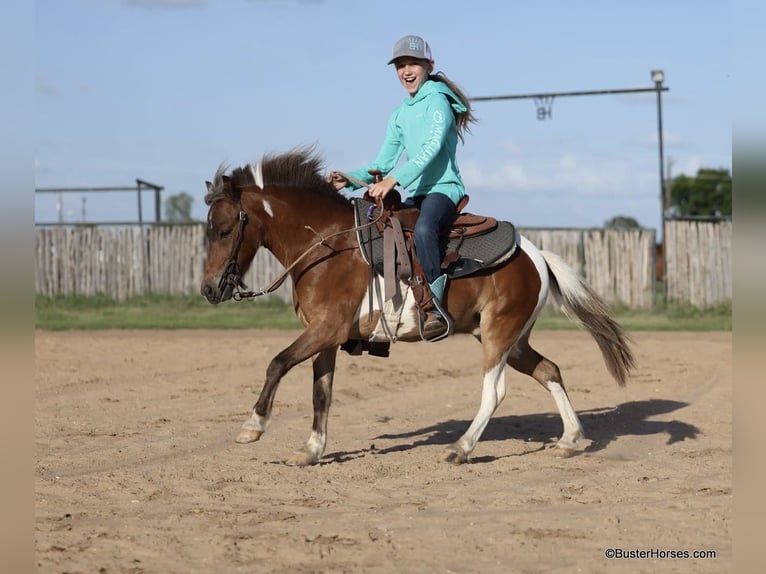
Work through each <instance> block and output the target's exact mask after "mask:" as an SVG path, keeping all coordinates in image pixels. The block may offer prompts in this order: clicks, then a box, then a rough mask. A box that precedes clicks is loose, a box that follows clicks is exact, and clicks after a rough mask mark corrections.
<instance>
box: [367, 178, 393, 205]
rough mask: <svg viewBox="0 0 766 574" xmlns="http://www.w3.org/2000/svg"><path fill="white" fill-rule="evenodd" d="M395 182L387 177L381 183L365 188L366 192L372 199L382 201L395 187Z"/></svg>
mask: <svg viewBox="0 0 766 574" xmlns="http://www.w3.org/2000/svg"><path fill="white" fill-rule="evenodd" d="M396 184H397V181H396V180H395V179H394V178H393V177H387V178H385V179H384V180H383V181H379V182H378V183H373V184H372V185H371V186H370V187H368V188H367V192H368V193H369V194H370V197H372V198H373V199H379V200H381V201H383V198H384V197H386V195H388V192H389V191H391V190H392V189H394V187H396Z"/></svg>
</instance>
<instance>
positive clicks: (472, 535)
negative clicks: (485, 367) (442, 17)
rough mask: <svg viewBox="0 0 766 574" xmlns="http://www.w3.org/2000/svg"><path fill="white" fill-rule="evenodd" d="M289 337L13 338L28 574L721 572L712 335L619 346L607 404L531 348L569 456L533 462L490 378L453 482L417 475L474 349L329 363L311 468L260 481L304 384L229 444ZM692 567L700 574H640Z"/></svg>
mask: <svg viewBox="0 0 766 574" xmlns="http://www.w3.org/2000/svg"><path fill="white" fill-rule="evenodd" d="M294 336H295V333H294V332H284V331H231V332H223V331H180V332H145V331H142V332H138V331H136V332H118V331H113V332H96V333H92V332H91V333H80V332H74V333H48V332H38V333H36V340H35V353H36V366H37V370H36V397H37V403H36V457H37V464H36V475H35V485H36V533H35V536H36V561H37V564H38V570H39V572H61V573H63V572H68V573H77V572H83V573H93V572H97V573H113V572H131V573H141V572H162V573H176V572H179V573H181V572H184V573H188V572H216V573H217V572H280V573H309V572H312V573H313V572H328V573H330V572H332V573H335V572H349V573H356V572H375V573H392V572H393V573H396V572H406V573H409V572H412V573H429V572H440V573H441V572H466V573H474V572H483V573H494V572H498V573H501V572H502V573H508V572H562V573H563V572H567V573H571V572H587V573H599V572H631V573H633V572H718V573H720V572H730V571H731V570H732V549H731V546H732V544H731V540H732V538H731V537H732V492H731V483H732V476H731V475H732V446H731V439H732V401H731V399H732V366H731V361H732V338H731V334H730V333H634V334H632V337H633V339H634V341H635V351H636V354H637V357H638V363H639V366H638V369H637V371H636V372H635V374H634V376H633V377H632V378H631V380H630V381H629V383H628V386H627V387H625V388H619V387H618V386H617V384H616V383H614V381H613V380H612V379H610V378H609V375H608V373H607V372H606V368H605V367H604V365H603V363H602V361H601V357H600V355H599V352H598V349H597V348H596V345H595V343H594V342H593V341H592V340H591V339H590V338H589V336H588V335H587V334H585V333H583V332H545V331H541V332H537V333H535V334H534V335H533V337H532V344H533V345H534V346H535V347H536V348H537V349H538V350H540V351H541V352H542V353H543V354H545V355H546V356H548V357H549V358H551V359H552V360H553V361H555V362H556V363H558V365H559V366H560V367H561V369H562V372H563V374H564V377H565V382H566V383H567V388H568V390H569V393H570V397H571V399H572V402H573V404H574V407H575V409H577V410H578V412H579V413H580V415H581V419H582V422H583V425H584V427H585V432H586V434H587V435H588V437H589V438H590V439H591V440H592V442H591V444H590V446H589V447H588V448H587V449H586V450H585V451H584V452H583V453H581V454H579V455H576V456H574V457H573V458H569V459H559V458H556V457H554V456H552V452H551V450H550V446H551V445H552V441H553V440H554V439H555V438H556V437H558V435H559V434H560V432H561V428H562V427H561V421H560V419H559V417H558V415H557V413H556V409H555V405H554V403H553V400H552V398H551V397H550V395H549V394H548V392H547V391H545V390H544V389H543V388H542V387H540V386H539V385H538V384H537V383H535V382H534V381H533V380H532V379H530V378H527V377H525V376H523V375H519V374H517V373H516V372H515V371H512V370H511V369H508V370H507V382H508V394H507V396H506V399H505V402H504V403H503V404H502V405H501V406H500V408H499V409H498V411H497V412H496V413H495V416H494V418H493V419H492V421H491V422H490V424H489V426H488V427H487V430H486V431H485V433H484V436H483V438H482V441H481V442H479V444H478V446H477V448H476V450H475V451H474V453H473V460H472V462H471V463H470V464H466V465H462V466H451V465H447V464H444V463H439V462H438V457H439V454H440V452H441V450H442V449H443V447H444V445H446V444H447V443H450V442H452V441H454V440H455V439H456V438H457V437H458V436H459V435H460V434H461V433H462V432H463V431H464V430H465V429H466V428H467V426H468V424H469V423H470V420H471V419H472V418H473V416H474V414H475V412H476V409H477V408H478V404H479V397H480V393H481V373H480V348H479V345H478V343H476V342H475V341H473V339H470V338H467V337H463V336H456V337H453V338H451V339H449V340H447V341H443V342H440V343H437V344H433V345H427V344H424V343H420V344H404V343H400V344H397V345H394V346H393V347H392V354H391V357H390V358H388V359H383V358H377V357H367V356H364V357H351V356H348V355H347V354H345V353H341V354H340V355H339V360H338V369H337V373H336V377H335V393H334V403H333V408H332V411H331V416H330V430H329V444H328V449H327V453H326V455H325V457H324V458H323V459H322V461H321V463H320V464H318V465H315V466H313V467H309V468H293V467H288V466H285V465H284V464H281V462H280V461H281V460H282V459H284V458H285V457H287V456H288V455H289V454H290V453H291V452H292V450H294V449H295V448H297V447H299V446H301V445H302V444H303V443H304V442H305V441H306V440H307V439H308V435H309V432H310V426H311V382H310V381H311V368H310V365H308V364H307V365H301V366H299V367H297V368H296V369H294V370H293V371H292V372H291V373H290V374H289V375H288V376H287V377H286V378H285V379H284V380H283V382H282V385H281V387H280V389H279V391H278V393H277V397H276V403H275V409H274V419H273V421H272V425H271V427H270V428H269V430H268V432H267V433H266V434H265V435H264V437H263V438H262V439H261V441H260V442H258V443H255V444H251V445H238V444H235V443H234V440H233V439H234V437H235V436H236V434H237V432H238V429H239V426H240V424H241V423H242V422H243V421H244V420H245V418H246V417H247V416H248V414H249V410H250V408H251V407H252V404H253V403H254V401H255V399H256V396H257V393H258V392H259V391H260V387H261V384H262V381H263V375H264V372H265V369H266V366H267V365H268V362H269V360H270V359H271V357H272V356H273V355H274V354H276V353H277V352H278V351H279V350H281V349H282V348H283V347H284V346H286V345H287V344H288V343H289V342H290V341H291V340H292V338H293V337H294ZM610 548H614V549H617V551H618V552H623V553H628V552H635V551H647V552H650V551H652V550H654V551H655V556H653V557H652V556H651V555H650V556H649V557H647V558H623V559H611V560H610V559H607V558H605V551H606V550H607V549H610ZM699 550H703V551H707V550H713V551H715V554H716V557H715V558H707V559H694V558H693V557H690V558H688V559H684V558H670V557H669V556H670V555H669V554H663V553H664V552H669V551H687V552H689V554H690V556H691V554H692V553H693V552H695V551H699ZM656 551H660V552H656Z"/></svg>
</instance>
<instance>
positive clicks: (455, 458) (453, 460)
mask: <svg viewBox="0 0 766 574" xmlns="http://www.w3.org/2000/svg"><path fill="white" fill-rule="evenodd" d="M439 460H440V461H441V462H446V463H448V464H465V463H466V462H468V456H467V455H466V454H465V452H463V449H462V448H458V447H454V446H448V447H447V448H445V449H444V452H442V454H441V456H440V457H439Z"/></svg>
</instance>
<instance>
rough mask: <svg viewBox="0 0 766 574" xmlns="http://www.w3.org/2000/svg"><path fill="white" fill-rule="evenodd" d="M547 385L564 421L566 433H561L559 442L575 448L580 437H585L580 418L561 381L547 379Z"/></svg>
mask: <svg viewBox="0 0 766 574" xmlns="http://www.w3.org/2000/svg"><path fill="white" fill-rule="evenodd" d="M545 386H546V387H548V390H549V391H550V392H551V395H553V400H554V401H555V402H556V406H557V407H558V409H559V414H560V415H561V420H562V422H563V423H564V434H562V435H561V439H559V442H558V444H559V446H562V447H570V448H573V447H574V446H575V443H576V442H577V441H578V440H579V439H582V438H585V433H584V432H583V430H582V425H581V424H580V419H579V418H578V417H577V413H576V412H575V410H574V408H573V407H572V403H571V402H569V397H568V396H567V393H566V391H565V390H564V387H562V386H561V383H558V382H556V381H547V382H546V383H545Z"/></svg>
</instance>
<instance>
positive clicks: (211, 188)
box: [205, 181, 213, 193]
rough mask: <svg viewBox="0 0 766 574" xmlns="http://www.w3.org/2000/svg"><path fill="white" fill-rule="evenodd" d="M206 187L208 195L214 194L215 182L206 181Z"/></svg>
mask: <svg viewBox="0 0 766 574" xmlns="http://www.w3.org/2000/svg"><path fill="white" fill-rule="evenodd" d="M205 187H207V192H208V193H213V182H212V181H206V182H205Z"/></svg>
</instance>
